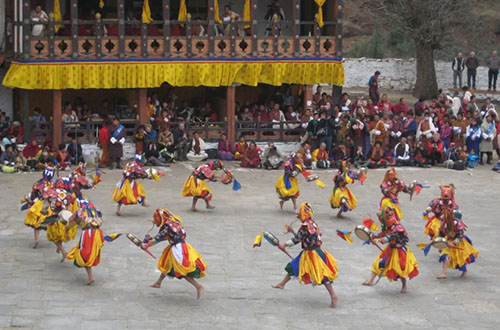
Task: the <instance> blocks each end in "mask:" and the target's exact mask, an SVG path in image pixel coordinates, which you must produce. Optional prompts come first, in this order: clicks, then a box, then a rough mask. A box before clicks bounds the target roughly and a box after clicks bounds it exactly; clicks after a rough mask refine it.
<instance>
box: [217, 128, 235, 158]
mask: <svg viewBox="0 0 500 330" xmlns="http://www.w3.org/2000/svg"><path fill="white" fill-rule="evenodd" d="M217 157H218V158H219V159H222V160H233V158H234V154H233V148H232V147H231V143H230V142H229V141H228V140H227V135H226V134H225V133H222V135H221V136H220V141H219V145H218V146H217Z"/></svg>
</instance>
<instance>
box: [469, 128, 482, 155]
mask: <svg viewBox="0 0 500 330" xmlns="http://www.w3.org/2000/svg"><path fill="white" fill-rule="evenodd" d="M479 125H481V121H476V120H471V123H470V125H469V126H467V133H466V141H467V151H468V152H469V154H470V153H471V152H472V151H474V153H475V154H476V155H477V156H478V157H479V141H480V139H481V128H480V127H479Z"/></svg>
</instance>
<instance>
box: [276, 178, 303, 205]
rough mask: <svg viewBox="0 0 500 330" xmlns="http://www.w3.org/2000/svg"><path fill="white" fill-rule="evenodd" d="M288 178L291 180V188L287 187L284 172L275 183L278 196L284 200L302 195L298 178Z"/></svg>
mask: <svg viewBox="0 0 500 330" xmlns="http://www.w3.org/2000/svg"><path fill="white" fill-rule="evenodd" d="M288 179H289V181H290V188H287V187H286V184H285V175H284V174H283V175H281V176H280V177H279V179H278V181H276V184H275V188H276V193H277V194H278V197H279V198H280V199H283V200H288V199H290V198H292V197H293V198H297V197H299V195H300V191H299V183H298V181H297V178H295V177H292V176H289V177H288Z"/></svg>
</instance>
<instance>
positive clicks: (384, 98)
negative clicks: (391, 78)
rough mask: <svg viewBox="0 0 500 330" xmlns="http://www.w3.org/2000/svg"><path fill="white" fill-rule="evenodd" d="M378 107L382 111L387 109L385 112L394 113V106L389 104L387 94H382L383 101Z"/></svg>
mask: <svg viewBox="0 0 500 330" xmlns="http://www.w3.org/2000/svg"><path fill="white" fill-rule="evenodd" d="M377 106H378V108H379V109H381V110H382V109H384V107H385V108H386V109H384V111H392V104H391V102H389V99H388V98H387V94H382V99H381V100H380V102H378V104H377Z"/></svg>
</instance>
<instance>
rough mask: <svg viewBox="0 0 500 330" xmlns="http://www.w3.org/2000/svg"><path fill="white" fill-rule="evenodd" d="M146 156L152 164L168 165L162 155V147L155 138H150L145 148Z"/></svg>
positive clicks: (148, 163) (148, 162)
mask: <svg viewBox="0 0 500 330" xmlns="http://www.w3.org/2000/svg"><path fill="white" fill-rule="evenodd" d="M144 157H145V158H146V164H147V165H152V166H166V165H167V164H166V163H165V162H164V160H163V159H162V157H161V154H160V147H159V146H158V143H156V141H154V140H149V142H148V143H146V147H145V149H144Z"/></svg>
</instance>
